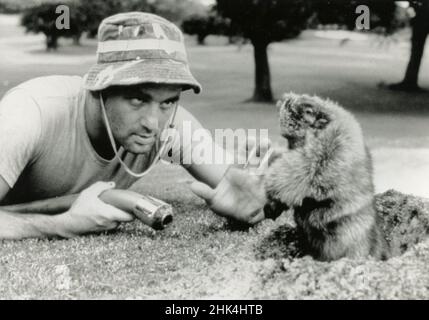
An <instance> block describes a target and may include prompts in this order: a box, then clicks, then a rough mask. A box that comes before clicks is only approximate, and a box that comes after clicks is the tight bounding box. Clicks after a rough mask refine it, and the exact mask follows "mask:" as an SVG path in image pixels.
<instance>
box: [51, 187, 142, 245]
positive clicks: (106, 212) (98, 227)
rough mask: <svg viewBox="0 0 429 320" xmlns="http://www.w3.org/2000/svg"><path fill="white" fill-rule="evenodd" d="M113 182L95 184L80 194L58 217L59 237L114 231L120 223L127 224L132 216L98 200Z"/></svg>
mask: <svg viewBox="0 0 429 320" xmlns="http://www.w3.org/2000/svg"><path fill="white" fill-rule="evenodd" d="M114 187H115V184H114V183H113V182H96V183H94V184H93V185H92V186H90V187H89V188H87V189H85V190H84V191H82V192H81V194H80V195H79V197H78V198H77V199H76V201H75V202H74V203H73V205H72V206H71V208H70V209H69V210H68V211H66V212H65V213H63V214H60V215H58V218H59V219H61V222H62V223H61V224H62V228H61V229H62V230H61V235H62V236H64V237H73V236H77V235H80V234H85V233H92V232H101V231H107V230H112V229H115V228H116V227H117V226H118V225H119V223H120V222H129V221H132V220H133V219H134V216H133V215H131V214H129V213H126V212H124V211H122V210H120V209H117V208H115V207H114V206H111V205H108V204H106V203H104V202H103V201H102V200H100V199H99V197H98V196H99V195H100V194H101V193H102V192H103V191H105V190H108V189H113V188H114Z"/></svg>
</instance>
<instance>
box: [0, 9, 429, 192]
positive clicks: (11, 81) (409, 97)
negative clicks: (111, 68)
mask: <svg viewBox="0 0 429 320" xmlns="http://www.w3.org/2000/svg"><path fill="white" fill-rule="evenodd" d="M60 4H65V5H67V6H68V7H69V8H70V29H68V30H58V29H57V28H56V27H55V20H56V18H57V17H58V15H59V14H58V13H56V12H55V9H56V8H57V6H58V5H60ZM362 4H364V5H367V6H368V8H369V13H370V20H369V22H370V28H369V30H356V20H357V19H359V17H360V16H361V14H362V12H360V13H356V8H357V7H358V6H359V5H362ZM132 10H138V11H147V12H153V13H156V14H159V15H161V16H164V17H166V18H167V19H169V20H171V21H173V22H175V23H176V24H177V25H178V26H180V27H181V28H182V30H183V31H184V32H185V33H186V42H187V48H188V55H189V59H190V63H191V69H192V71H193V73H194V75H195V77H196V78H197V79H198V80H199V81H200V83H201V84H202V85H203V92H202V94H200V95H199V96H194V95H193V94H191V93H186V94H184V96H183V101H182V104H183V106H185V107H186V108H187V109H189V110H190V111H191V112H192V113H194V114H195V115H196V116H197V118H199V119H200V120H201V122H202V123H203V124H204V125H205V126H206V127H207V128H209V129H212V130H213V129H215V128H233V129H235V128H268V129H269V133H270V138H271V139H272V140H274V141H275V142H276V143H282V139H281V138H280V136H279V128H278V124H277V113H276V108H275V100H276V99H278V98H280V97H281V94H282V93H283V92H289V91H295V92H297V93H309V94H317V95H320V96H322V97H328V98H331V99H332V100H336V101H338V102H339V103H340V104H341V105H343V106H344V107H345V108H347V109H348V110H350V111H352V112H353V113H354V114H355V115H356V117H357V119H358V120H359V122H360V123H361V125H362V127H363V130H364V134H365V137H366V141H367V143H368V145H369V147H370V148H371V151H372V154H373V158H374V162H375V183H376V189H377V191H378V192H381V191H385V190H387V189H391V188H394V189H397V190H399V191H402V192H406V193H413V194H416V195H420V196H424V197H427V198H429V130H428V128H429V72H428V71H429V58H428V51H427V50H426V51H425V50H424V48H425V44H426V38H427V34H428V31H429V0H420V1H396V2H395V1H387V0H366V1H339V0H333V1H327V0H326V1H322V0H320V1H317V0H316V1H315V0H217V1H216V0H92V1H84V0H70V1H67V0H63V1H53V0H0V97H1V96H3V95H4V94H5V93H6V92H7V90H9V89H10V88H12V87H14V86H15V85H17V84H18V83H20V82H23V81H26V80H28V79H31V78H34V77H39V76H43V75H52V74H70V75H84V74H85V73H86V72H87V70H88V69H89V67H90V66H91V65H92V64H93V63H94V62H95V52H96V47H97V40H96V34H97V27H98V25H99V23H100V21H101V20H102V19H103V18H104V17H107V16H109V15H111V14H115V13H118V12H125V11H132ZM359 21H360V22H362V21H361V20H359Z"/></svg>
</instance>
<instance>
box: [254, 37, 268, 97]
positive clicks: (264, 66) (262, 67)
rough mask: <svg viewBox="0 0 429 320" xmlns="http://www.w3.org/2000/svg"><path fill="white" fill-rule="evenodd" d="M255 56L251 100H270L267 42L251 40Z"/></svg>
mask: <svg viewBox="0 0 429 320" xmlns="http://www.w3.org/2000/svg"><path fill="white" fill-rule="evenodd" d="M252 44H253V52H254V56H255V90H254V92H253V97H252V101H258V102H272V101H273V94H272V91H271V75H270V65H269V63H268V54H267V48H268V44H269V43H268V42H266V41H260V40H252Z"/></svg>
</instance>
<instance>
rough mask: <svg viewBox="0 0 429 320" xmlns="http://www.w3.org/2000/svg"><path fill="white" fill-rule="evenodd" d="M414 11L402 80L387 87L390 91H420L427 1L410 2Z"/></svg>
mask: <svg viewBox="0 0 429 320" xmlns="http://www.w3.org/2000/svg"><path fill="white" fill-rule="evenodd" d="M411 6H412V7H413V8H414V10H415V13H416V15H415V17H414V18H413V20H412V23H411V25H412V37H411V52H410V60H409V62H408V66H407V70H406V72H405V77H404V79H403V80H402V81H401V82H399V83H395V84H391V85H390V86H389V88H390V89H392V90H400V91H420V90H421V89H420V87H419V85H418V76H419V70H420V66H421V63H422V57H423V53H424V48H425V44H426V39H427V36H428V33H429V0H420V1H412V2H411Z"/></svg>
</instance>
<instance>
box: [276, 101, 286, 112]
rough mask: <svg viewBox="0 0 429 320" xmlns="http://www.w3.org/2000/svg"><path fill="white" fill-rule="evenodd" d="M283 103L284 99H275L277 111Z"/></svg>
mask: <svg viewBox="0 0 429 320" xmlns="http://www.w3.org/2000/svg"><path fill="white" fill-rule="evenodd" d="M283 103H284V100H278V101H277V103H276V108H277V111H280V108H281V107H282V105H283Z"/></svg>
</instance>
